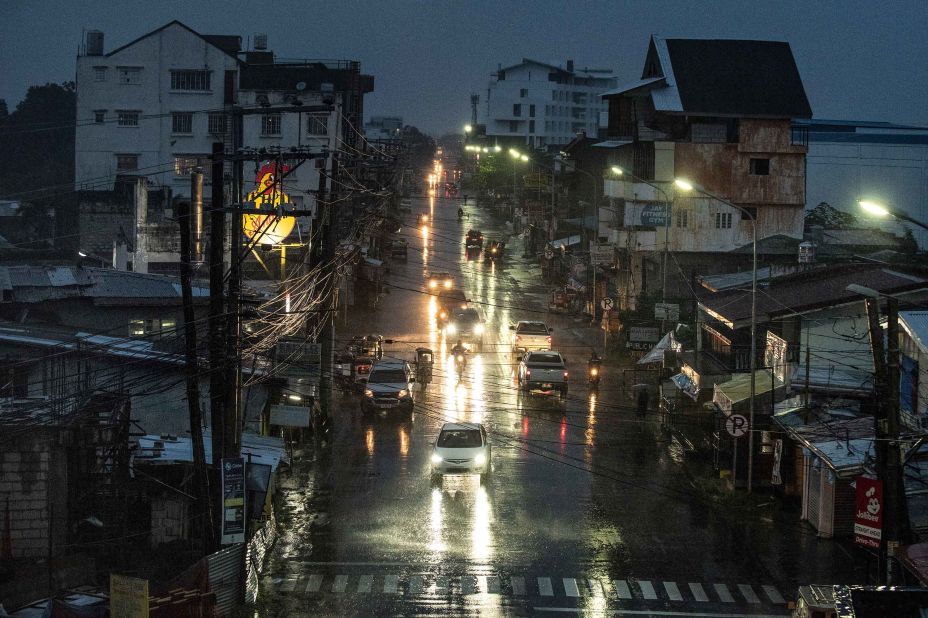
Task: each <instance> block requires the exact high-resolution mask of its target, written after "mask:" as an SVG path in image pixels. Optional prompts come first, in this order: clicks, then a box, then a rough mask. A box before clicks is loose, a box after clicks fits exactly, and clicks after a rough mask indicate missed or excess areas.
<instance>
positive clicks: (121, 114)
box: [116, 110, 139, 127]
mask: <svg viewBox="0 0 928 618" xmlns="http://www.w3.org/2000/svg"><path fill="white" fill-rule="evenodd" d="M116 124H117V125H119V126H121V127H137V126H139V112H132V111H127V110H122V111H118V112H116Z"/></svg>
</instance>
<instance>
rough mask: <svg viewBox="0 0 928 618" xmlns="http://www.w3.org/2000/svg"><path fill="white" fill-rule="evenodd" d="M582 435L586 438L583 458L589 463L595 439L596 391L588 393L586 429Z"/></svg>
mask: <svg viewBox="0 0 928 618" xmlns="http://www.w3.org/2000/svg"><path fill="white" fill-rule="evenodd" d="M583 436H584V438H585V439H586V448H584V449H583V459H584V460H585V461H586V462H587V463H591V462H592V461H593V442H594V441H595V439H596V393H590V407H589V414H587V417H586V431H585V432H584V434H583Z"/></svg>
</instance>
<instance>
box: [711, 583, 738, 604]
mask: <svg viewBox="0 0 928 618" xmlns="http://www.w3.org/2000/svg"><path fill="white" fill-rule="evenodd" d="M712 587H713V588H715V593H716V594H717V595H719V598H720V599H722V602H723V603H734V602H735V599H734V598H732V596H731V593H730V592H729V591H728V586H726V585H725V584H714V585H713V586H712Z"/></svg>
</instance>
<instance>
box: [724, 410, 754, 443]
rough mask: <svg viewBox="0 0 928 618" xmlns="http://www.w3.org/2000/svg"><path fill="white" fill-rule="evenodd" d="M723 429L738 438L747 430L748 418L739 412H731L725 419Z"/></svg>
mask: <svg viewBox="0 0 928 618" xmlns="http://www.w3.org/2000/svg"><path fill="white" fill-rule="evenodd" d="M725 431H727V432H728V433H729V434H730V435H731V436H732V437H733V438H740V437H741V436H743V435H744V434H746V433H747V432H748V419H746V418H745V417H744V416H742V415H741V414H732V415H731V416H729V417H728V418H727V419H725Z"/></svg>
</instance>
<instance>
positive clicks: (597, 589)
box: [586, 579, 606, 598]
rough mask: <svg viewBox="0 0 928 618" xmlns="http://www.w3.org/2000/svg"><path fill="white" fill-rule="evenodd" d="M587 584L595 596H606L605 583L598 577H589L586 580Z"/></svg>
mask: <svg viewBox="0 0 928 618" xmlns="http://www.w3.org/2000/svg"><path fill="white" fill-rule="evenodd" d="M586 585H587V587H588V588H589V589H590V594H592V595H593V598H596V597H603V596H606V593H605V591H604V590H603V584H602V582H601V581H599V580H598V579H588V580H586Z"/></svg>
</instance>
